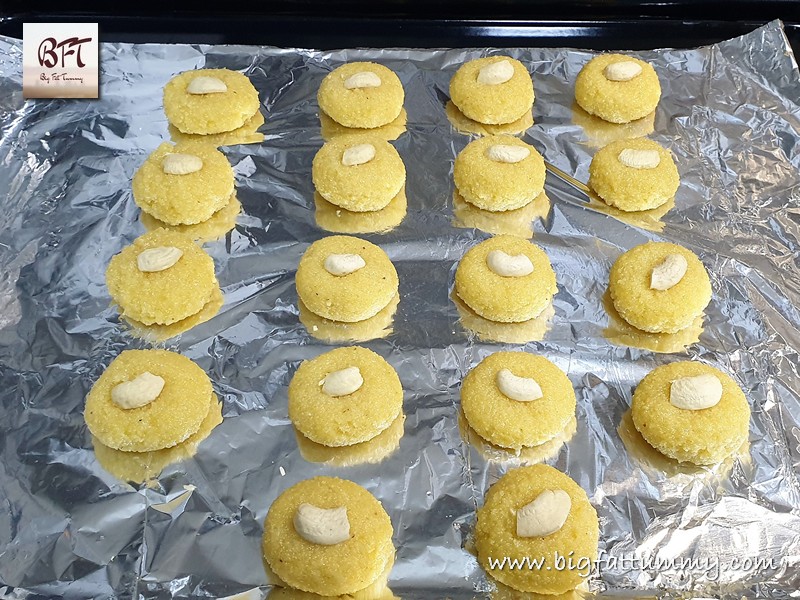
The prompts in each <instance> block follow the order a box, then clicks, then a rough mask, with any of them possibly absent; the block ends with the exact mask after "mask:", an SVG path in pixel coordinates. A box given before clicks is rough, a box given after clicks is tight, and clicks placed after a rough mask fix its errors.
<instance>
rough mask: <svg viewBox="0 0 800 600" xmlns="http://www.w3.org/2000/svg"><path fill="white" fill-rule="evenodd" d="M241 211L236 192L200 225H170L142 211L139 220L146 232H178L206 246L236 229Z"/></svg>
mask: <svg viewBox="0 0 800 600" xmlns="http://www.w3.org/2000/svg"><path fill="white" fill-rule="evenodd" d="M241 211H242V204H241V202H239V200H237V199H236V192H234V193H233V195H232V196H231V199H230V200H229V201H228V203H227V204H226V205H225V206H223V207H222V208H221V209H220V210H218V211H217V212H215V213H214V214H213V215H211V218H210V219H208V220H206V221H203V222H202V223H196V224H194V225H170V224H169V223H164V221H160V220H158V219H156V218H155V217H154V216H153V215H151V214H149V213H146V212H144V211H142V212H141V214H140V215H139V218H140V220H141V221H142V225H144V228H145V229H146V230H147V231H152V230H154V229H159V228H163V229H169V230H170V231H178V232H180V233H183V234H186V235H188V236H189V237H190V238H192V239H193V240H194V241H196V242H198V243H200V244H206V243H208V242H213V241H214V240H218V239H220V238H221V237H224V236H225V234H226V233H228V232H229V231H231V230H232V229H233V228H234V227H236V217H238V216H239V213H240V212H241Z"/></svg>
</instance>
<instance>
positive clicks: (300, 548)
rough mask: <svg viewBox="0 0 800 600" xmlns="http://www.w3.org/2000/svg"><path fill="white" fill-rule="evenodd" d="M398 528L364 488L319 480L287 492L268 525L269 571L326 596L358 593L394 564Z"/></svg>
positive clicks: (265, 542)
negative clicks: (394, 537)
mask: <svg viewBox="0 0 800 600" xmlns="http://www.w3.org/2000/svg"><path fill="white" fill-rule="evenodd" d="M392 534H393V530H392V523H391V521H390V520H389V515H387V514H386V511H385V510H384V509H383V506H381V503H380V502H379V501H378V500H377V499H376V498H375V497H374V496H373V495H372V494H370V493H369V492H368V491H367V490H365V489H364V488H362V487H361V486H359V485H357V484H355V483H353V482H352V481H347V480H344V479H338V478H335V477H315V478H313V479H307V480H305V481H301V482H300V483H297V484H295V485H293V486H292V487H290V488H289V489H287V490H286V491H284V492H283V493H282V494H281V495H280V496H278V498H277V499H276V500H275V502H274V503H273V504H272V506H271V507H270V509H269V512H268V513H267V518H266V520H265V521H264V538H263V544H262V550H263V553H264V560H265V562H266V563H267V566H268V567H269V568H270V569H271V570H272V571H273V572H274V573H275V575H277V577H278V578H280V580H281V581H282V582H285V583H286V585H288V586H290V587H293V588H297V589H299V590H303V591H306V592H313V593H315V594H320V595H325V596H338V595H341V594H352V593H355V592H357V591H358V590H361V589H364V588H366V587H367V586H369V585H370V584H372V583H373V582H374V581H375V580H377V579H378V578H379V577H380V576H381V574H382V573H383V571H384V570H385V569H386V566H387V565H388V564H390V563H391V561H393V560H394V552H395V551H394V546H393V544H392Z"/></svg>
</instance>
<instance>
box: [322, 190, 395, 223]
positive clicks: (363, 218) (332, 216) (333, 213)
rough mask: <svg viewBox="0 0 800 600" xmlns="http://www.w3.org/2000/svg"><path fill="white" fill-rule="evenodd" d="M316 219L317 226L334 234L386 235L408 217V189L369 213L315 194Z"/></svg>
mask: <svg viewBox="0 0 800 600" xmlns="http://www.w3.org/2000/svg"><path fill="white" fill-rule="evenodd" d="M314 207H315V212H314V217H315V218H316V221H317V225H318V226H319V227H321V228H322V229H324V230H325V231H330V232H332V233H385V232H387V231H389V230H390V229H394V228H395V227H397V226H398V225H399V224H400V223H401V222H402V221H403V218H404V217H405V216H406V211H407V210H408V199H407V198H406V189H405V187H403V188H402V189H401V190H400V193H398V194H397V196H395V197H394V198H392V199H391V200H390V201H389V204H387V205H386V206H384V207H383V208H382V209H380V210H371V211H367V212H352V211H350V210H347V209H344V208H342V207H340V206H336V205H335V204H331V203H330V202H328V201H327V200H325V198H323V197H322V196H320V195H319V193H315V194H314Z"/></svg>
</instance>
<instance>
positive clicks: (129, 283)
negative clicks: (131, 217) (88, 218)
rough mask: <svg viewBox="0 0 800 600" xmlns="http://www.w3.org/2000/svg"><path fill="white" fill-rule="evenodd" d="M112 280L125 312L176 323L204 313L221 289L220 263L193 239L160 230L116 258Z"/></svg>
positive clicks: (129, 315) (148, 321)
mask: <svg viewBox="0 0 800 600" xmlns="http://www.w3.org/2000/svg"><path fill="white" fill-rule="evenodd" d="M106 284H107V285H108V291H109V292H110V294H111V297H112V298H113V300H114V302H115V303H116V304H118V305H119V307H120V311H121V312H122V316H123V317H125V318H127V319H131V320H134V321H137V322H138V323H141V324H143V325H154V324H159V325H170V324H172V323H177V322H178V321H182V320H183V319H186V318H188V317H190V316H192V315H195V314H197V313H199V312H200V311H201V310H203V308H204V307H205V306H206V304H208V303H209V302H210V301H212V299H213V298H214V296H215V294H217V293H218V292H219V284H218V283H217V278H216V276H215V275H214V261H213V260H212V259H211V257H210V256H209V255H208V254H206V253H205V252H204V251H203V250H202V249H201V248H200V247H199V246H198V245H197V244H195V243H194V242H193V241H192V240H191V238H189V237H187V236H185V235H183V234H181V233H176V232H174V231H168V230H166V229H156V230H155V231H151V232H149V233H146V234H144V235H143V236H141V237H138V238H136V239H135V240H134V241H133V243H132V244H131V245H130V246H128V247H126V248H125V249H123V250H122V252H120V253H119V254H117V255H116V256H114V257H113V258H112V259H111V262H110V263H109V265H108V268H107V269H106Z"/></svg>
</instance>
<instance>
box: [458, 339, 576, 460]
mask: <svg viewBox="0 0 800 600" xmlns="http://www.w3.org/2000/svg"><path fill="white" fill-rule="evenodd" d="M509 375H510V377H509ZM519 379H526V380H528V381H522V382H520V381H519ZM530 380H532V382H531V381H530ZM536 388H538V390H537V389H536ZM524 392H530V395H526V394H525V393H524ZM507 394H511V396H509V395H507ZM537 396H538V397H537ZM575 404H576V399H575V390H573V389H572V383H571V382H570V380H569V378H568V377H567V376H566V375H565V374H564V372H563V371H562V370H561V369H559V368H558V367H557V366H555V365H554V364H553V363H551V362H550V361H549V360H547V359H546V358H545V357H543V356H536V355H535V354H528V353H527V352H495V353H494V354H490V355H489V356H487V357H486V358H484V359H483V360H482V361H481V362H480V363H479V364H478V366H476V367H475V368H474V369H472V370H471V371H470V372H469V373H468V374H467V376H466V377H465V378H464V382H463V384H462V385H461V407H462V409H463V410H464V416H465V417H466V418H467V421H468V422H469V425H470V427H472V429H474V430H475V432H476V433H477V434H478V435H479V436H481V437H482V438H484V439H485V440H488V441H490V442H492V443H493V444H496V445H498V446H502V447H503V448H514V449H520V448H522V447H523V446H538V445H539V444H543V443H545V442H547V441H548V440H551V439H553V438H554V437H556V436H557V435H558V434H559V433H561V432H562V431H563V430H564V428H565V427H566V426H567V423H568V422H569V420H570V419H571V418H573V417H574V416H575Z"/></svg>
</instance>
